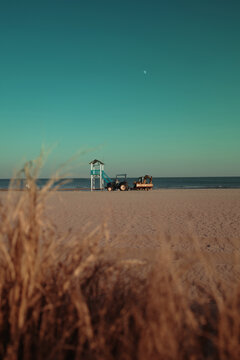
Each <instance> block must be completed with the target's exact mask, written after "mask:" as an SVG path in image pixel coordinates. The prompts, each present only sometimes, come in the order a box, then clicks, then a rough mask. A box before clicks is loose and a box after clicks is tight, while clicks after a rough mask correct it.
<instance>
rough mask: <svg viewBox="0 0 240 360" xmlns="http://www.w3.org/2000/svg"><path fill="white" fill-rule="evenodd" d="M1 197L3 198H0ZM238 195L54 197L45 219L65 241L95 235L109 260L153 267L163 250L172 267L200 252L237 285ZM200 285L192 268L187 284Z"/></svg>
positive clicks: (160, 193)
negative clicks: (167, 251)
mask: <svg viewBox="0 0 240 360" xmlns="http://www.w3.org/2000/svg"><path fill="white" fill-rule="evenodd" d="M0 197H1V198H3V197H6V193H1V194H0ZM239 210H240V190H233V189H218V190H212V189H211V190H206V189H199V190H195V189H194V190H183V189H181V190H164V189H163V190H154V191H151V192H140V191H139V192H138V191H129V192H120V191H117V192H106V191H105V192H98V191H96V192H84V191H68V192H65V191H57V192H52V193H50V195H49V198H48V199H47V204H46V211H45V216H47V217H48V219H50V221H51V222H52V223H54V224H55V226H56V229H57V232H58V233H59V235H60V236H62V238H63V239H64V241H69V239H70V238H71V237H72V236H73V235H74V236H77V237H78V239H79V241H81V239H86V237H87V236H89V234H90V233H91V232H92V231H94V230H95V231H96V235H97V237H98V239H99V244H100V246H102V247H104V248H106V249H107V252H106V253H107V254H108V256H109V257H110V258H111V259H118V260H119V259H124V260H128V259H137V260H140V261H145V262H146V263H147V264H154V262H155V261H157V260H158V257H159V254H160V253H163V251H164V249H165V247H166V246H167V247H168V248H170V249H171V250H173V252H174V260H175V261H179V262H181V261H184V259H186V258H190V259H191V258H192V257H193V254H194V253H195V252H196V248H197V250H198V251H199V249H201V251H202V253H203V254H204V256H205V257H207V259H209V261H211V262H212V263H213V264H214V266H215V268H216V271H217V273H218V275H219V276H220V277H221V278H224V279H225V280H226V282H228V281H231V280H234V279H236V277H237V278H239V279H240V269H239V266H238V264H237V262H236V261H235V260H234V257H235V258H236V254H237V256H239V254H238V253H239V239H240V211H239ZM196 277H197V278H198V279H201V280H202V281H204V271H203V269H200V268H199V267H198V265H197V264H195V265H193V266H192V268H191V271H190V272H189V273H188V279H190V281H191V279H194V278H196Z"/></svg>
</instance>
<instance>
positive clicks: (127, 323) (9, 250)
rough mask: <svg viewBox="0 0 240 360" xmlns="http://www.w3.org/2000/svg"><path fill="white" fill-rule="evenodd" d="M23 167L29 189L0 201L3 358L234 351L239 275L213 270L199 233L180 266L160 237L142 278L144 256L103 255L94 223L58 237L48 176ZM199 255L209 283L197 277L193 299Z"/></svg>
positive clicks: (238, 353)
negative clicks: (192, 275)
mask: <svg viewBox="0 0 240 360" xmlns="http://www.w3.org/2000/svg"><path fill="white" fill-rule="evenodd" d="M23 173H24V176H26V180H27V182H28V184H29V185H30V186H29V188H28V190H27V191H24V192H21V193H20V192H18V193H14V192H11V194H10V195H11V196H10V197H9V198H8V199H7V201H6V202H5V203H4V204H1V206H0V221H1V222H0V224H1V225H0V358H1V359H4V360H6V359H8V360H14V359H39V360H41V359H44V360H47V359H74V358H75V359H140V360H142V359H144V360H145V359H164V360H167V359H169V360H171V359H173V360H176V359H180V360H181V359H191V360H193V359H224V360H225V359H239V358H240V345H239V341H240V320H239V306H240V301H239V299H240V287H239V283H236V284H235V286H234V290H233V291H232V292H229V291H228V290H227V288H226V287H225V286H224V284H223V283H222V282H221V279H214V274H215V273H214V270H213V267H212V266H210V264H209V263H208V260H207V259H206V258H205V257H204V254H203V253H202V251H201V249H200V248H198V246H197V241H196V240H194V239H193V242H194V241H195V242H196V254H195V255H194V258H193V257H192V258H191V259H187V258H186V259H185V261H184V263H183V262H181V264H180V265H179V264H178V263H177V262H176V261H175V260H174V259H175V258H174V253H173V251H172V250H171V248H170V246H167V245H166V246H165V247H163V248H162V250H161V252H160V253H159V259H158V263H157V265H156V266H155V268H153V269H152V270H151V271H148V273H147V276H146V277H145V278H142V277H139V276H138V274H139V273H138V272H139V269H141V268H142V267H144V266H146V265H148V264H146V262H143V261H139V260H136V259H132V260H125V261H124V260H121V261H118V262H115V263H114V262H113V261H108V260H107V249H105V248H103V247H100V246H99V245H98V234H99V229H97V230H98V231H97V230H95V231H93V232H92V233H90V234H89V235H88V236H87V237H86V238H85V239H79V238H78V239H76V238H74V237H72V240H71V239H69V234H68V235H67V236H68V241H67V242H66V241H64V237H63V238H59V236H58V235H57V232H56V229H55V227H54V226H52V224H51V223H50V222H49V221H48V219H47V218H46V215H45V212H44V204H45V200H46V198H47V196H49V193H50V192H49V189H51V188H52V185H53V183H54V180H51V181H50V182H49V183H48V184H47V185H46V186H45V187H44V188H43V189H41V190H38V189H37V186H36V177H37V171H36V169H35V168H34V167H33V166H32V164H28V165H26V166H25V168H24V170H23ZM51 193H52V192H51ZM103 231H104V226H103ZM70 235H71V234H70ZM167 242H169V239H166V244H167ZM197 262H198V263H199V264H200V266H202V268H203V271H205V276H206V278H207V279H209V281H208V284H209V286H208V288H207V289H205V288H204V287H203V286H200V284H197V283H196V284H194V286H195V288H197V289H198V292H197V295H196V296H195V298H194V296H190V294H191V286H193V284H192V283H188V281H186V279H187V274H188V271H189V269H191V268H192V267H193V266H194V264H196V263H197Z"/></svg>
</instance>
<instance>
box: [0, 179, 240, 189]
mask: <svg viewBox="0 0 240 360" xmlns="http://www.w3.org/2000/svg"><path fill="white" fill-rule="evenodd" d="M48 181H49V179H38V180H37V186H38V188H39V189H41V188H42V187H43V186H44V185H45V184H46V183H47V182H48ZM127 181H128V184H129V186H130V187H132V186H133V182H134V181H136V178H128V179H127ZM153 184H154V189H155V190H156V189H240V176H235V177H154V178H153ZM9 185H10V179H0V190H7V189H8V188H9ZM54 185H59V189H60V190H61V189H62V190H83V191H88V190H90V178H89V179H88V178H74V179H61V180H60V181H58V182H57V183H55V184H54ZM96 185H97V184H96ZM25 186H26V182H25V181H24V180H21V181H17V182H16V183H15V184H14V185H13V187H15V188H24V187H25Z"/></svg>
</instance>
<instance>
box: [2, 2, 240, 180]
mask: <svg viewBox="0 0 240 360" xmlns="http://www.w3.org/2000/svg"><path fill="white" fill-rule="evenodd" d="M0 125H1V128H0V178H8V177H11V176H12V174H13V171H14V170H16V169H18V168H20V167H21V166H22V164H23V163H24V162H25V161H27V160H30V159H34V158H36V157H37V156H38V155H39V153H40V150H41V147H42V146H44V147H45V148H46V149H51V152H50V155H49V156H48V160H47V162H46V164H45V166H44V168H43V169H42V173H41V176H42V177H48V176H50V175H51V174H52V173H53V172H54V171H55V170H56V168H57V167H59V166H61V164H63V163H65V162H66V161H67V160H68V159H70V158H71V157H72V156H74V155H76V157H75V160H74V162H73V166H72V169H71V175H72V176H75V177H87V176H88V175H89V162H90V161H91V160H93V159H95V158H97V159H100V160H102V161H104V162H105V170H106V172H107V173H108V174H109V175H110V176H114V175H115V174H116V173H125V172H126V173H127V174H128V175H129V176H137V177H138V176H141V175H144V174H145V173H149V174H151V175H153V176H164V177H166V176H240V161H239V155H240V141H239V135H240V1H239V0H227V1H226V0H201V1H200V0H168V1H166V0H165V1H162V0H147V1H146V0H144V1H143V0H85V1H82V0H29V1H26V0H21V1H19V0H15V1H12V0H5V1H4V0H0Z"/></svg>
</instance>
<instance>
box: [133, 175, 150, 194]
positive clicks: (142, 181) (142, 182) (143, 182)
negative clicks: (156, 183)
mask: <svg viewBox="0 0 240 360" xmlns="http://www.w3.org/2000/svg"><path fill="white" fill-rule="evenodd" d="M152 188H153V183H152V176H149V175H145V176H140V177H139V178H138V180H137V181H134V183H133V190H147V191H148V190H152Z"/></svg>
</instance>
